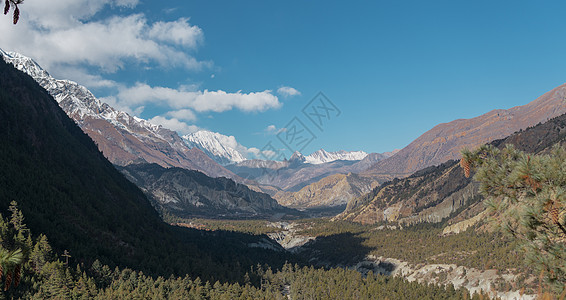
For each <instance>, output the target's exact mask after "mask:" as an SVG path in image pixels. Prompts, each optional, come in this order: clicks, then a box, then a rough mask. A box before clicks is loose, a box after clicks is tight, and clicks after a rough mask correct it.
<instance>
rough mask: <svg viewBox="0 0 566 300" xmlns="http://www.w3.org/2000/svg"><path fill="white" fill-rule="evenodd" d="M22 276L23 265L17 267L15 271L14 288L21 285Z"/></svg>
mask: <svg viewBox="0 0 566 300" xmlns="http://www.w3.org/2000/svg"><path fill="white" fill-rule="evenodd" d="M21 276H22V265H17V266H16V268H15V269H14V287H17V286H18V285H20V279H21Z"/></svg>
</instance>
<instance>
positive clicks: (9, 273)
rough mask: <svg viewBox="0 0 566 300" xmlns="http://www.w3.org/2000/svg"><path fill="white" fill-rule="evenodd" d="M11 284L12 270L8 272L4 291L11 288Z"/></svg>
mask: <svg viewBox="0 0 566 300" xmlns="http://www.w3.org/2000/svg"><path fill="white" fill-rule="evenodd" d="M11 284H12V272H8V273H6V282H5V285H4V291H7V290H8V289H9V288H10V285H11Z"/></svg>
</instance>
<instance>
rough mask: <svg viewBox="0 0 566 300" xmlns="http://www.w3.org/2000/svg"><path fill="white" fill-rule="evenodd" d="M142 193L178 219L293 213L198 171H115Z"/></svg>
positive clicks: (149, 168) (139, 168)
mask: <svg viewBox="0 0 566 300" xmlns="http://www.w3.org/2000/svg"><path fill="white" fill-rule="evenodd" d="M118 169H119V170H120V171H121V172H122V173H123V174H124V175H126V177H127V178H128V179H130V181H132V182H133V183H135V184H136V185H138V186H139V187H141V188H142V190H144V192H145V193H146V195H148V197H149V198H150V199H151V200H152V201H153V202H154V204H155V205H157V206H158V207H160V208H161V209H163V210H165V211H166V212H167V213H169V214H171V215H173V216H177V217H181V218H190V217H206V218H210V217H212V218H219V217H228V218H249V217H268V218H269V217H271V216H273V215H274V214H277V213H292V210H290V209H286V208H284V207H282V206H280V205H279V204H277V202H276V201H275V200H273V199H272V198H271V197H270V196H269V195H267V194H264V193H259V192H255V191H252V190H250V189H249V188H248V187H247V186H245V185H243V184H239V183H235V182H234V181H233V180H231V179H227V178H211V177H208V176H206V175H205V174H203V173H201V172H199V171H193V170H186V169H182V168H167V169H166V168H163V167H161V166H159V165H157V164H137V165H134V164H132V165H128V166H125V167H119V168H118Z"/></svg>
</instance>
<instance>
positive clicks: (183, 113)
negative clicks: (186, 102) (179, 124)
mask: <svg viewBox="0 0 566 300" xmlns="http://www.w3.org/2000/svg"><path fill="white" fill-rule="evenodd" d="M167 116H170V117H173V118H175V119H179V120H184V121H189V122H194V121H196V120H197V116H196V115H195V113H194V112H193V111H192V110H190V109H180V110H174V111H170V112H168V113H167Z"/></svg>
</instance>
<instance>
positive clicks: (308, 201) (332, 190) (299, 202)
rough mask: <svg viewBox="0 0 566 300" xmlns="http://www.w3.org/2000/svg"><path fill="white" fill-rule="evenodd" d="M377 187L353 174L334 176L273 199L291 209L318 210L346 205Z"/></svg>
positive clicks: (374, 183) (371, 180)
mask: <svg viewBox="0 0 566 300" xmlns="http://www.w3.org/2000/svg"><path fill="white" fill-rule="evenodd" d="M376 185H378V182H377V181H375V180H374V179H373V178H371V177H363V176H359V175H357V174H354V173H349V174H334V175H330V176H327V177H325V178H323V179H321V180H319V181H317V182H314V183H311V184H309V185H307V186H305V187H303V188H302V189H300V190H299V191H297V192H284V191H280V192H278V193H277V194H275V196H273V198H275V199H276V200H277V202H279V204H281V205H284V206H287V207H293V208H300V209H305V208H320V207H335V206H341V205H346V204H347V203H348V202H349V201H350V200H351V199H354V198H357V197H360V196H362V195H365V194H366V193H368V192H370V191H371V190H372V189H373V188H375V187H376Z"/></svg>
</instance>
